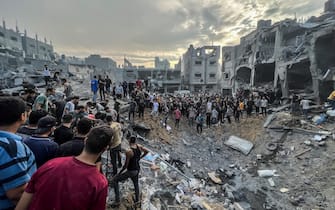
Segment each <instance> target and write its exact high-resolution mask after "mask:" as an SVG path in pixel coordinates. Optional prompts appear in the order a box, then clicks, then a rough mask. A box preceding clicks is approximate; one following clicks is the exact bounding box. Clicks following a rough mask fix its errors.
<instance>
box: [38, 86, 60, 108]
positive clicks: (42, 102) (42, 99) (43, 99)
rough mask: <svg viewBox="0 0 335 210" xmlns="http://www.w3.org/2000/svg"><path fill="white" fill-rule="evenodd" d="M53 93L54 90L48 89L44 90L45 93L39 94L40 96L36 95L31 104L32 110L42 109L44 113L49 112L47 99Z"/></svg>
mask: <svg viewBox="0 0 335 210" xmlns="http://www.w3.org/2000/svg"><path fill="white" fill-rule="evenodd" d="M54 93H55V89H53V88H51V87H49V88H47V89H46V93H45V94H43V93H41V94H40V95H38V96H37V97H36V99H35V101H34V104H33V110H40V109H43V110H45V111H48V110H49V100H48V97H49V96H50V95H53V94H54Z"/></svg>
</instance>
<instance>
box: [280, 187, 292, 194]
mask: <svg viewBox="0 0 335 210" xmlns="http://www.w3.org/2000/svg"><path fill="white" fill-rule="evenodd" d="M279 191H280V192H282V193H287V192H289V191H290V190H289V189H288V188H285V187H283V188H280V190H279Z"/></svg>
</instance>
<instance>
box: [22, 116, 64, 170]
mask: <svg viewBox="0 0 335 210" xmlns="http://www.w3.org/2000/svg"><path fill="white" fill-rule="evenodd" d="M55 126H56V118H54V117H52V116H49V115H48V116H45V117H42V118H41V119H40V120H39V121H38V123H37V129H36V131H35V134H34V135H33V136H31V137H29V138H28V139H26V140H25V141H24V143H26V145H27V146H28V147H29V148H30V149H31V150H32V151H33V153H34V155H35V159H36V165H37V167H40V166H41V165H43V164H44V163H45V162H47V161H48V160H50V159H52V158H54V157H56V154H57V150H58V144H57V143H55V142H54V141H52V140H51V139H50V138H49V136H50V134H52V133H53V132H54V130H55Z"/></svg>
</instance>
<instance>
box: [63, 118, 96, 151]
mask: <svg viewBox="0 0 335 210" xmlns="http://www.w3.org/2000/svg"><path fill="white" fill-rule="evenodd" d="M92 127H93V122H92V120H90V119H88V118H82V119H81V120H79V122H78V124H77V134H76V136H75V137H74V139H72V140H71V141H68V142H66V143H63V144H61V145H60V146H59V149H58V152H57V156H58V157H66V156H77V155H80V153H81V152H82V151H83V148H84V145H85V142H84V140H85V138H86V136H87V134H88V133H89V132H90V130H91V128H92Z"/></svg>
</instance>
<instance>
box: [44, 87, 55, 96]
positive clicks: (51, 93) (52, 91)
mask: <svg viewBox="0 0 335 210" xmlns="http://www.w3.org/2000/svg"><path fill="white" fill-rule="evenodd" d="M46 95H47V96H50V95H55V89H54V88H52V87H48V88H47V90H46Z"/></svg>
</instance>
